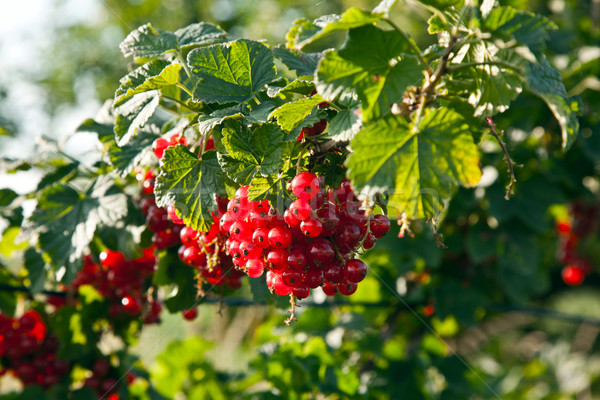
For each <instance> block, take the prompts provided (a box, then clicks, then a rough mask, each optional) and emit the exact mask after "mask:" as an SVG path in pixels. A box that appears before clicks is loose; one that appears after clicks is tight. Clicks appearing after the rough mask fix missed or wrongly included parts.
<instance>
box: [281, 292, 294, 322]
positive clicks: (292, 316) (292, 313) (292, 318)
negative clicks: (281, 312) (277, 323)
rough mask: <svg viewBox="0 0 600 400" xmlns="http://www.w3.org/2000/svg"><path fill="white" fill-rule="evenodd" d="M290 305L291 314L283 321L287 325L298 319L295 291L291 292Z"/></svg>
mask: <svg viewBox="0 0 600 400" xmlns="http://www.w3.org/2000/svg"><path fill="white" fill-rule="evenodd" d="M290 305H291V306H292V308H291V310H290V316H289V317H288V318H286V320H285V321H283V322H285V324H286V325H287V326H289V325H290V324H291V323H292V321H295V320H296V296H294V294H293V293H290Z"/></svg>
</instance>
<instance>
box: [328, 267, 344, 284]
mask: <svg viewBox="0 0 600 400" xmlns="http://www.w3.org/2000/svg"><path fill="white" fill-rule="evenodd" d="M323 277H324V278H325V280H327V281H328V282H331V283H340V282H342V281H343V280H344V267H342V266H341V265H340V264H338V263H331V264H329V265H328V266H327V267H325V269H324V270H323Z"/></svg>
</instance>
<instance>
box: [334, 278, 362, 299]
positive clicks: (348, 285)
mask: <svg viewBox="0 0 600 400" xmlns="http://www.w3.org/2000/svg"><path fill="white" fill-rule="evenodd" d="M357 288H358V284H356V283H354V282H349V281H343V282H341V283H338V284H337V290H338V291H339V292H340V293H341V294H343V295H344V296H350V295H351V294H354V292H356V289H357Z"/></svg>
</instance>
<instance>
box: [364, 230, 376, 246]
mask: <svg viewBox="0 0 600 400" xmlns="http://www.w3.org/2000/svg"><path fill="white" fill-rule="evenodd" d="M376 241H377V239H375V236H374V235H373V234H372V233H369V234H368V235H367V236H366V237H365V240H364V241H363V249H365V250H369V249H372V248H373V246H375V242H376Z"/></svg>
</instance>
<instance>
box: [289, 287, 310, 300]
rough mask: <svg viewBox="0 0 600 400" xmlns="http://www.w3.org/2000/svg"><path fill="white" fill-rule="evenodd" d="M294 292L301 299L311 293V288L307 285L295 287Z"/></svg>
mask: <svg viewBox="0 0 600 400" xmlns="http://www.w3.org/2000/svg"><path fill="white" fill-rule="evenodd" d="M292 293H293V294H294V296H296V297H297V298H299V299H305V298H307V297H308V295H309V294H310V289H309V288H308V287H306V286H299V287H293V288H292Z"/></svg>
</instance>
